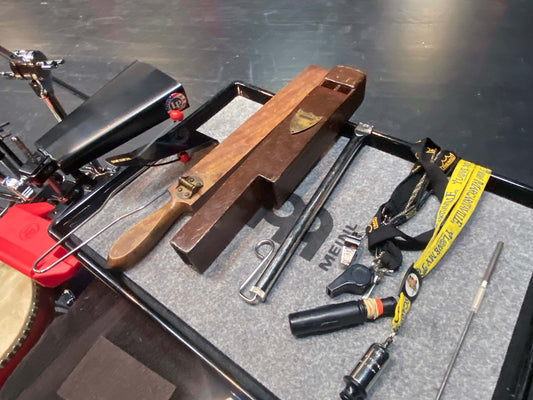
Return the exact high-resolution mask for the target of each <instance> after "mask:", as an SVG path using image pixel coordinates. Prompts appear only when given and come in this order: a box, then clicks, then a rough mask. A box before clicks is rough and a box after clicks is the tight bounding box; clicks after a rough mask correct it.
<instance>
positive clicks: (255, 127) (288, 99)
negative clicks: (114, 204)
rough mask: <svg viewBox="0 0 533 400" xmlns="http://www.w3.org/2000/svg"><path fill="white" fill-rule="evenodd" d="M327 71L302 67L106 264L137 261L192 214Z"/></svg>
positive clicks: (118, 243) (176, 188) (181, 180)
mask: <svg viewBox="0 0 533 400" xmlns="http://www.w3.org/2000/svg"><path fill="white" fill-rule="evenodd" d="M326 74H327V70H325V69H324V68H321V67H317V66H309V67H307V68H305V69H304V70H303V71H302V72H301V73H300V74H298V76H296V77H295V78H294V79H293V80H292V81H291V82H289V83H288V84H287V85H286V86H284V87H283V88H282V89H281V90H280V91H279V92H278V93H277V94H276V95H275V96H274V97H272V98H271V99H270V100H269V101H268V102H267V103H266V104H265V105H264V106H262V107H261V108H260V109H259V110H258V111H257V112H256V113H254V114H253V115H252V116H251V117H250V118H249V119H248V120H246V121H245V122H244V123H243V124H242V125H241V126H240V127H239V128H237V129H236V130H235V131H234V132H233V133H232V134H231V135H230V136H228V137H227V138H226V139H225V140H224V141H223V142H222V143H221V144H219V145H218V146H217V147H216V148H215V149H213V150H212V151H211V152H210V153H208V154H207V155H206V156H205V157H204V158H202V159H201V160H200V161H199V162H198V163H197V164H196V165H195V166H193V167H192V168H191V169H190V170H188V171H187V173H186V175H183V176H181V177H180V178H179V179H178V181H177V182H175V183H174V184H173V185H172V186H171V187H170V188H169V189H168V191H169V193H170V196H171V199H170V201H169V202H168V203H167V204H165V205H164V206H163V207H161V208H160V209H159V210H157V211H156V212H154V213H153V214H151V215H149V216H148V217H146V218H145V219H143V220H142V221H140V222H138V223H137V224H136V225H134V226H133V227H132V228H131V229H130V230H128V231H127V232H126V233H124V234H123V235H122V236H121V237H120V238H119V239H118V240H117V241H116V242H115V243H114V244H113V246H112V247H111V249H110V250H109V255H108V258H107V264H108V266H109V267H111V268H127V267H131V266H133V265H134V264H136V263H137V262H138V261H139V260H140V259H142V258H143V257H144V256H145V255H146V254H147V253H148V252H149V251H150V250H151V249H152V248H153V247H154V246H155V245H156V244H157V243H158V242H159V241H160V240H161V238H162V237H163V236H164V234H165V233H166V232H167V231H168V229H169V228H170V227H171V226H172V225H173V224H174V223H175V222H176V220H177V219H178V218H179V217H180V216H181V215H182V214H183V213H188V212H194V211H196V210H197V209H198V208H199V207H200V206H201V204H203V203H204V202H205V201H206V200H207V198H208V196H210V194H211V192H212V191H213V190H214V189H215V188H216V187H218V185H220V184H221V183H222V182H223V181H224V179H225V178H227V176H228V175H229V174H230V173H231V172H232V171H233V170H234V169H235V168H236V167H237V166H238V165H239V164H240V163H241V162H242V160H243V159H244V158H245V157H246V156H247V155H248V154H249V153H250V152H251V151H252V150H253V149H254V148H255V147H256V146H257V145H258V144H259V143H261V141H262V140H263V139H264V138H265V137H267V136H268V135H269V134H270V133H271V132H272V131H273V130H274V129H275V127H276V126H277V125H279V124H280V123H281V122H282V121H283V120H284V119H285V118H286V117H287V115H289V114H291V113H292V112H293V111H294V109H295V107H296V106H297V105H298V104H299V103H300V102H301V101H302V100H303V99H304V98H305V97H306V96H307V95H308V94H309V93H310V92H311V91H312V90H313V89H314V88H315V87H317V86H319V85H320V84H321V83H322V81H323V80H324V77H325V76H326Z"/></svg>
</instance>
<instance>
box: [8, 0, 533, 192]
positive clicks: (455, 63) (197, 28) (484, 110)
mask: <svg viewBox="0 0 533 400" xmlns="http://www.w3.org/2000/svg"><path fill="white" fill-rule="evenodd" d="M531 21H533V3H531V2H526V1H520V2H508V1H503V0H490V1H487V0H474V1H467V2H466V1H461V0H454V1H450V0H436V1H432V2H427V1H423V0H412V1H407V2H397V1H358V2H353V1H331V0H329V1H326V0H313V1H303V0H299V1H291V2H286V1H281V0H272V1H268V2H265V1H260V0H246V1H244V0H238V1H226V2H222V1H215V0H204V1H174V2H172V1H167V0H154V1H149V2H148V1H144V2H143V1H139V0H128V1H125V0H91V1H79V0H65V1H56V0H47V1H40V2H39V1H30V0H3V1H2V3H1V6H0V44H1V45H3V46H5V47H7V48H9V49H21V48H22V49H40V50H42V51H43V52H44V53H45V54H47V55H48V56H49V57H50V58H52V57H56V58H57V57H64V58H65V59H66V60H67V63H66V64H65V65H64V66H62V67H61V68H60V70H58V71H57V77H59V78H61V79H63V80H65V81H67V82H69V83H71V84H73V85H75V86H77V87H78V88H79V89H81V90H83V91H85V92H87V93H94V92H95V91H96V90H98V89H99V88H100V87H101V86H102V85H103V84H104V83H105V82H106V81H108V80H109V79H111V78H112V77H113V76H114V75H115V74H116V73H118V72H119V71H120V70H121V69H122V68H123V67H125V66H126V65H128V64H129V63H131V62H132V61H133V60H135V59H139V60H143V61H146V62H149V63H151V64H153V65H155V66H156V67H158V68H160V69H162V70H163V71H165V72H167V73H169V74H170V75H172V76H174V77H175V78H176V79H178V80H179V81H180V82H181V83H182V84H183V85H184V87H185V89H186V90H187V92H188V95H189V97H190V101H191V103H192V106H193V109H194V108H196V107H198V106H199V105H200V104H202V103H203V102H205V101H206V100H208V99H209V98H210V96H212V95H213V94H214V93H216V92H217V91H218V90H219V89H221V88H223V87H225V86H226V85H227V84H228V83H229V82H231V81H233V80H241V81H245V82H249V83H253V84H255V85H257V86H260V87H263V88H265V89H269V90H272V91H276V90H279V89H280V88H281V87H282V86H283V85H284V84H285V83H286V82H288V81H289V80H290V79H291V78H292V77H294V76H295V75H296V74H297V73H298V72H299V71H300V70H301V69H302V68H303V67H305V66H306V65H308V64H319V65H323V66H325V67H332V66H334V65H335V64H348V65H354V66H357V67H358V68H360V69H362V70H364V71H366V72H367V74H368V84H367V94H366V99H365V101H364V103H363V106H362V107H361V108H360V109H359V111H358V112H357V114H356V115H355V116H354V117H353V118H352V119H353V120H362V121H366V122H369V123H372V124H374V125H375V127H376V129H378V130H380V131H383V132H386V133H388V134H391V135H393V136H397V137H399V138H402V139H406V140H409V141H414V140H416V139H419V138H422V137H426V136H429V137H431V138H433V139H434V140H435V141H436V142H437V143H439V144H440V145H442V146H443V147H447V148H449V149H453V150H456V151H457V152H459V154H460V155H462V156H463V157H464V158H467V159H469V160H472V161H474V162H477V163H480V164H484V165H486V166H488V167H490V168H492V169H493V170H494V171H495V172H498V173H499V174H501V175H504V176H507V177H510V178H513V179H516V180H519V181H521V182H524V183H527V184H529V185H533V174H532V171H533V163H532V161H531V159H530V157H529V153H530V151H531V150H532V149H533V146H532V144H533V135H532V134H531V133H532V130H533V116H532V112H531V110H533V92H532V91H531V88H533V73H532V66H533V52H532V50H531V43H530V39H531V37H532V30H531ZM1 69H4V70H7V69H8V66H7V63H6V62H3V61H1V60H0V70H1ZM57 92H58V96H59V97H60V99H61V100H62V101H63V102H64V104H65V107H66V108H67V110H72V109H73V108H74V107H75V106H76V105H77V104H78V103H79V102H78V100H77V99H76V98H74V97H72V96H71V95H70V94H68V93H64V92H63V91H62V90H61V89H57ZM0 99H1V103H0V104H1V106H0V122H2V121H6V120H8V121H10V122H11V127H10V129H11V131H12V132H14V133H18V134H20V135H22V137H24V138H25V139H26V140H27V141H29V142H30V143H31V142H33V141H34V140H35V139H36V138H38V137H39V136H40V135H42V134H43V133H44V132H45V131H46V130H47V129H48V128H50V127H51V126H53V124H54V123H55V120H54V118H53V117H52V116H51V114H49V113H48V111H47V110H46V108H45V107H44V106H43V105H42V104H40V102H39V100H38V99H37V98H35V96H34V94H33V93H32V92H31V90H30V89H29V87H28V86H27V85H26V84H25V83H24V82H20V81H9V80H3V81H0Z"/></svg>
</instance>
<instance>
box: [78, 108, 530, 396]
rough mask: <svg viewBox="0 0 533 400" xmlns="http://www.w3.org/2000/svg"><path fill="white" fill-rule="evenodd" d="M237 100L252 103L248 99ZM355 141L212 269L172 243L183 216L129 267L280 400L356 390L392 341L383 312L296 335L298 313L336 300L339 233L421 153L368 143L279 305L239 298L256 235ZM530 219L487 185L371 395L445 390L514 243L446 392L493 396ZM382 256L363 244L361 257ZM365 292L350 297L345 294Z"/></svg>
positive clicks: (163, 172)
mask: <svg viewBox="0 0 533 400" xmlns="http://www.w3.org/2000/svg"><path fill="white" fill-rule="evenodd" d="M230 106H231V104H230ZM239 109H240V111H241V112H243V113H245V112H247V111H246V107H242V105H241V104H239ZM248 112H250V111H248ZM219 118H220V120H219V121H217V122H216V123H215V124H211V125H212V126H211V128H210V129H213V126H214V128H215V129H219V128H223V127H224V125H225V122H224V116H223V115H222V116H220V117H219ZM217 127H218V128H217ZM207 133H210V131H209V132H207ZM429 135H430V133H429ZM345 143H346V139H340V140H339V142H338V143H337V144H336V145H335V146H334V147H333V148H332V149H331V151H330V152H329V153H328V154H327V155H326V156H325V157H324V159H323V160H322V161H321V162H320V163H319V164H318V165H317V166H316V167H315V168H314V169H313V171H312V172H311V173H310V174H309V175H308V176H307V178H306V179H305V180H304V182H303V183H302V184H301V185H300V186H299V188H298V189H297V190H296V193H295V194H296V196H293V198H292V202H287V203H286V204H285V205H284V206H283V207H282V208H281V209H280V210H278V211H276V212H275V213H270V214H269V212H267V211H266V210H261V211H259V212H258V213H257V215H256V216H255V217H254V218H253V219H252V221H251V222H250V223H249V225H248V226H246V227H245V228H243V229H242V230H241V232H240V233H239V234H238V235H237V237H235V238H234V240H233V241H232V242H231V244H230V245H229V246H228V247H227V248H226V249H225V251H224V252H223V253H222V254H221V255H220V256H219V257H218V259H217V260H216V261H215V262H214V264H213V265H212V266H211V267H210V268H209V269H208V270H207V271H206V272H205V273H204V274H203V275H200V274H198V273H196V272H194V271H193V270H192V269H190V268H189V267H187V266H186V265H184V264H183V263H182V262H181V260H180V259H179V257H178V256H177V254H176V253H175V252H174V250H173V249H172V248H171V247H170V245H169V244H168V241H169V239H170V237H171V236H173V235H174V234H175V232H176V230H177V229H178V226H179V225H176V227H174V228H173V229H172V230H171V232H169V234H167V236H166V237H165V239H164V240H162V241H161V242H160V244H159V245H158V246H157V248H156V249H155V250H154V251H153V252H152V253H150V254H149V255H148V256H147V257H146V258H145V259H144V260H143V261H142V262H141V263H140V264H139V265H137V266H136V267H134V268H133V269H131V270H130V271H128V272H127V275H128V277H129V278H130V279H132V280H133V281H135V282H136V283H137V284H138V285H140V286H141V287H142V288H143V289H145V290H146V291H147V292H148V293H150V294H151V295H152V296H153V297H154V298H156V299H157V300H158V301H160V302H161V303H162V304H163V305H165V306H166V307H167V308H168V309H169V310H171V311H172V312H174V313H175V314H176V315H177V316H179V317H180V318H181V319H183V320H184V321H185V322H186V323H187V324H189V325H190V326H191V327H192V328H194V329H195V330H196V331H197V332H198V333H200V334H201V335H202V336H203V337H205V338H206V339H207V340H209V341H210V342H211V343H212V344H214V345H215V346H216V347H217V348H219V349H220V350H221V351H223V352H224V353H225V354H226V355H227V356H228V357H230V358H231V359H232V360H233V361H235V362H236V363H237V364H239V365H240V366H241V367H242V368H244V369H245V370H246V371H248V372H249V373H250V374H251V375H252V376H254V377H255V378H256V379H257V380H259V381H260V382H261V383H262V384H264V385H265V386H266V387H267V388H269V389H270V390H271V391H272V392H273V393H274V394H276V395H277V396H278V397H280V398H282V399H337V398H338V393H339V392H340V390H342V389H343V387H344V384H343V381H342V377H343V376H344V375H346V374H348V373H349V372H350V371H351V370H352V368H353V367H354V365H355V363H356V362H357V361H358V360H359V358H360V357H361V356H362V355H363V354H364V352H365V351H366V349H367V348H368V346H369V345H370V344H371V343H373V342H375V341H382V340H383V339H384V338H385V337H386V336H387V334H388V332H389V330H390V320H389V319H383V320H379V321H377V322H374V323H369V324H366V325H364V326H360V327H356V328H351V329H348V330H344V331H340V332H335V333H332V334H328V335H322V336H315V337H308V338H305V339H296V338H294V337H293V336H292V335H291V333H290V331H289V326H288V321H287V315H288V314H289V313H291V312H294V311H298V310H303V309H308V308H311V307H316V306H319V305H323V304H330V303H332V302H333V301H332V300H331V299H330V298H329V297H328V296H327V295H326V293H325V286H326V285H327V284H328V283H329V282H330V281H331V280H333V279H334V278H335V277H336V276H337V275H338V274H339V273H340V272H341V271H342V270H341V268H340V264H339V262H338V260H335V261H333V262H331V263H329V264H328V262H326V256H327V255H328V254H330V255H335V254H336V253H337V252H338V251H339V245H338V243H339V240H338V237H339V236H340V235H342V234H343V233H344V232H345V231H350V230H353V227H354V226H355V225H359V226H360V227H363V226H365V225H366V224H367V223H368V221H369V220H370V219H371V218H372V216H373V215H374V213H375V211H376V210H377V208H378V207H379V205H380V204H382V203H383V202H384V201H386V200H387V199H388V196H389V195H390V193H391V192H392V190H393V189H394V187H395V186H396V185H397V184H398V183H399V182H400V181H401V180H402V179H403V178H404V177H405V176H406V175H407V174H408V173H409V170H410V167H411V164H410V163H409V162H406V161H403V160H401V159H398V158H396V157H393V156H391V155H389V154H386V153H383V152H381V151H378V150H375V149H372V148H365V149H363V151H362V152H361V153H360V154H359V156H358V157H357V158H356V160H355V161H354V162H353V164H352V165H351V167H350V169H349V170H348V172H347V175H346V176H345V178H344V179H343V180H342V181H341V182H340V184H339V186H338V187H337V189H336V190H335V191H334V192H333V195H332V198H331V199H330V201H329V202H328V203H327V204H326V207H325V210H324V211H323V212H322V213H321V214H320V220H321V223H318V222H315V224H314V226H313V227H312V229H311V233H310V234H309V235H308V237H307V239H308V242H307V243H304V244H302V245H301V246H300V248H299V249H298V252H297V255H295V256H294V257H293V259H292V260H291V262H290V263H289V265H288V267H287V269H286V271H285V272H284V273H283V274H282V276H281V278H280V279H279V281H278V283H277V285H276V287H275V288H274V290H273V291H272V293H271V294H270V297H269V298H268V301H267V303H265V304H259V305H257V306H250V305H248V304H246V303H244V302H243V301H242V300H241V299H240V298H239V296H238V287H239V285H240V284H241V282H242V281H243V280H244V279H245V278H246V276H247V275H248V274H249V273H250V272H251V271H252V270H253V268H254V267H255V266H256V264H257V262H258V260H257V259H256V257H255V255H254V251H253V247H254V244H255V243H256V242H258V241H259V240H261V239H264V238H270V237H272V236H273V235H276V232H278V229H280V228H279V226H281V227H284V228H285V229H286V228H287V227H288V226H290V225H291V222H290V217H291V215H292V214H293V212H294V210H295V209H298V208H301V206H302V200H303V201H304V202H305V201H307V200H308V199H309V197H310V196H311V195H312V193H313V191H314V189H315V188H316V186H317V185H318V184H319V182H320V180H321V179H322V178H323V176H324V174H325V173H326V171H327V169H328V167H329V165H331V163H332V162H333V161H334V159H335V156H336V155H338V154H339V152H340V151H341V149H342V147H343V145H344V144H345ZM442 145H445V144H442ZM182 172H183V167H182V166H180V165H178V164H171V165H168V166H165V167H161V168H153V169H151V170H148V171H147V172H146V173H144V174H143V175H142V176H141V177H139V178H138V179H137V180H136V181H135V182H134V183H132V184H131V185H129V186H128V187H127V188H126V189H124V190H123V191H122V192H121V193H119V194H118V195H117V196H116V198H115V199H113V200H111V201H110V203H109V204H108V205H107V206H106V208H105V210H103V211H102V212H101V213H100V214H99V215H98V216H97V217H95V218H94V219H93V220H91V221H90V222H89V223H88V224H86V226H85V227H84V228H83V229H82V231H81V233H80V234H79V236H80V237H81V238H82V239H83V238H86V237H88V236H89V235H90V234H91V233H92V232H94V231H96V230H97V229H98V228H99V227H101V226H103V225H104V224H105V223H107V221H110V220H111V219H113V218H116V217H117V216H119V215H121V214H122V213H124V212H125V211H126V210H128V209H133V208H134V207H135V206H137V205H138V204H140V203H143V202H145V201H147V200H148V199H150V198H152V197H154V195H155V194H156V193H157V192H160V191H162V190H165V189H166V188H167V187H168V186H169V185H170V184H172V183H173V182H174V181H176V180H177V178H178V177H179V175H180V174H181V173H182ZM166 201H168V198H166V199H164V200H162V201H161V202H159V203H158V204H154V205H153V206H152V207H150V208H149V209H147V210H145V211H144V212H143V213H139V214H137V215H136V216H135V217H130V218H128V219H126V220H124V221H122V222H121V223H119V224H117V225H116V226H115V227H114V228H113V229H112V230H110V231H109V232H106V234H105V235H103V236H101V237H99V238H98V239H97V240H95V241H94V242H93V243H92V244H91V247H92V248H94V249H95V250H97V251H98V252H99V253H100V254H102V255H104V256H105V255H107V251H108V249H109V247H110V245H111V244H112V242H113V241H114V240H115V239H116V238H118V236H120V234H121V233H122V232H124V231H125V230H126V229H127V228H128V227H129V226H131V225H132V224H133V223H135V222H136V221H138V220H140V219H141V218H142V217H143V216H144V215H147V214H148V213H150V212H152V211H154V210H155V209H156V208H157V207H158V206H160V205H162V204H163V203H164V202H166ZM437 206H438V204H437V202H436V201H434V200H433V199H432V200H430V201H429V202H428V203H427V204H426V206H425V207H424V208H423V209H422V211H421V212H420V213H419V214H418V215H416V216H415V218H413V219H412V220H411V221H410V222H409V224H408V225H406V226H405V231H406V232H407V233H420V232H422V231H425V230H427V229H429V228H430V227H431V226H432V223H433V222H434V215H435V212H436V209H437ZM531 220H532V210H531V209H528V208H526V207H523V206H520V205H518V204H516V203H513V202H511V201H508V200H506V199H503V198H500V197H498V196H495V195H493V194H490V193H485V194H484V196H483V198H482V199H481V201H480V204H479V206H478V208H477V210H476V211H475V213H474V215H473V217H472V218H471V220H470V222H469V223H468V225H467V226H466V227H465V228H464V230H463V231H462V233H461V235H460V236H459V237H458V239H457V240H456V241H455V243H454V244H453V246H452V248H451V250H450V252H449V253H448V254H447V255H446V256H445V257H444V258H443V260H442V261H441V262H440V264H439V265H438V267H437V269H436V270H434V271H433V272H432V273H431V274H430V275H429V276H428V277H427V278H426V279H425V280H424V286H423V288H422V291H421V294H420V296H419V298H418V300H417V302H416V303H414V305H413V308H412V310H411V312H410V314H409V316H408V318H407V320H406V322H405V323H404V326H403V327H402V330H401V331H400V334H399V336H398V337H397V338H396V340H395V342H394V344H393V345H392V346H391V347H390V353H391V361H390V363H389V365H388V366H387V368H386V370H385V371H384V372H383V374H382V376H381V377H380V379H379V381H378V382H377V383H376V385H375V386H374V388H373V389H372V390H371V393H370V394H371V397H372V399H432V398H434V397H435V395H436V393H437V390H438V387H439V385H440V381H441V379H442V377H443V375H444V372H445V370H446V367H447V364H448V361H449V359H450V357H451V355H452V353H453V349H454V347H455V344H456V342H457V340H458V338H459V335H460V333H461V331H462V328H463V325H464V323H465V320H466V318H467V316H468V313H469V309H470V305H471V302H472V299H473V296H474V294H475V292H476V290H477V288H478V285H479V283H480V281H481V278H482V276H483V272H484V270H485V268H486V266H487V263H488V262H489V258H490V255H491V253H492V251H493V249H494V247H495V244H496V242H497V241H499V240H501V241H504V242H505V247H504V250H503V253H502V256H501V258H500V261H499V263H498V265H497V267H496V271H495V274H494V276H493V279H492V281H491V283H490V285H489V287H488V290H487V294H486V297H485V299H484V301H483V304H482V305H481V308H480V310H479V313H478V315H477V317H476V318H475V319H474V322H473V324H472V327H471V330H470V332H469V335H468V337H467V339H466V342H465V344H464V347H463V350H462V352H461V354H460V355H459V358H458V360H457V363H456V366H455V369H454V370H453V372H452V375H451V377H450V380H449V383H448V386H447V389H446V392H445V396H444V397H443V398H446V399H489V398H491V396H492V393H493V391H494V388H495V385H496V381H497V379H498V376H499V373H500V369H501V366H502V363H503V360H504V356H505V353H506V351H507V346H508V344H509V341H510V338H511V335H512V331H513V328H514V325H515V323H516V319H517V316H518V312H519V310H520V305H521V304H522V300H523V297H524V295H525V292H526V289H527V286H528V282H529V279H530V276H531V273H532V266H531V262H530V257H531V250H530V247H529V244H530V243H531V242H532V241H533V234H532V230H531V226H530V224H531ZM269 221H270V222H269ZM279 235H280V232H278V236H279ZM276 237H277V236H276ZM417 255H418V253H417V252H405V255H404V266H403V267H402V269H401V271H400V272H398V273H397V274H396V275H394V276H392V277H387V278H385V279H384V281H383V282H382V283H381V284H380V285H379V286H378V287H377V288H376V290H375V291H374V294H373V295H374V297H386V296H390V295H395V294H396V293H397V288H398V286H399V283H400V280H401V274H402V271H404V270H405V268H406V266H409V265H410V264H411V263H412V262H413V261H414V260H415V259H416V258H417ZM371 259H372V257H371V254H369V252H368V250H365V254H364V257H363V259H362V261H363V262H370V261H371ZM355 298H356V297H355V296H351V295H345V296H342V297H341V298H339V299H338V300H336V301H338V302H341V301H347V300H352V299H355Z"/></svg>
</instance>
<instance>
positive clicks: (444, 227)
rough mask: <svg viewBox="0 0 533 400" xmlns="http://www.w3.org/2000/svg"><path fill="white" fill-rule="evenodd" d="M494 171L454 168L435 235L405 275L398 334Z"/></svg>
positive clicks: (395, 325)
mask: <svg viewBox="0 0 533 400" xmlns="http://www.w3.org/2000/svg"><path fill="white" fill-rule="evenodd" d="M490 173H491V171H490V170H489V169H487V168H484V167H481V166H479V165H475V164H473V163H471V162H468V161H464V160H460V161H459V162H458V163H457V166H456V167H455V169H454V171H453V173H452V176H451V177H450V180H449V181H448V184H447V185H446V191H445V194H444V197H443V199H442V202H441V204H440V207H439V210H438V212H437V217H436V219H435V231H434V232H433V236H432V237H431V240H430V241H429V243H428V245H427V246H426V248H425V249H424V251H423V252H422V254H421V255H420V257H419V258H418V260H416V262H415V263H414V264H413V265H412V266H411V268H409V270H407V272H406V273H405V276H404V279H403V282H402V285H401V288H400V289H401V292H400V296H399V299H398V304H397V305H396V310H395V315H394V318H393V320H392V330H393V332H394V333H396V332H397V331H398V330H399V329H400V326H401V325H402V322H403V320H404V319H405V316H406V315H407V313H408V312H409V309H410V308H411V303H412V302H413V301H414V300H415V299H416V297H417V295H418V293H419V290H420V286H421V281H422V278H424V277H425V276H426V275H427V274H429V273H430V272H431V270H432V269H433V268H435V266H436V265H437V263H438V262H439V261H440V259H441V258H442V256H443V255H444V254H445V253H446V252H447V251H448V249H449V248H450V246H451V244H452V243H453V241H454V240H455V238H456V237H457V235H458V234H459V232H461V230H462V229H463V227H464V225H466V223H467V221H468V219H469V218H470V216H471V215H472V213H473V212H474V209H475V208H476V205H477V203H478V201H479V199H480V198H481V194H482V193H483V190H484V189H485V186H486V184H487V181H488V180H489V178H490Z"/></svg>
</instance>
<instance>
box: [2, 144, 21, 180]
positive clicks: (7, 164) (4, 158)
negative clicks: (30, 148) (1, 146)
mask: <svg viewBox="0 0 533 400" xmlns="http://www.w3.org/2000/svg"><path fill="white" fill-rule="evenodd" d="M0 165H3V166H4V167H5V168H6V169H7V170H9V171H10V172H11V173H12V174H14V175H15V176H16V177H17V178H18V177H19V170H18V167H17V166H16V165H15V164H13V163H12V162H11V160H9V158H8V157H7V156H6V154H5V153H4V152H3V151H2V150H0Z"/></svg>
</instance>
